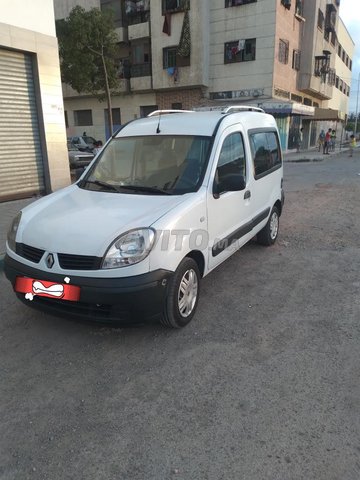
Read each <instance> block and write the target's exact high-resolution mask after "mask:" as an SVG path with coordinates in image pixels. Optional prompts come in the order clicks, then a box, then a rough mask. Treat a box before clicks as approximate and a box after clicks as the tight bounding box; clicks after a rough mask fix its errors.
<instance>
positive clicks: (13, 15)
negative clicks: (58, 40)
mask: <svg viewBox="0 0 360 480" xmlns="http://www.w3.org/2000/svg"><path fill="white" fill-rule="evenodd" d="M0 20H1V22H2V23H6V24H8V25H13V26H14V27H19V28H23V29H25V30H33V31H34V32H37V33H43V34H44V35H50V36H55V23H54V11H53V2H52V0H35V1H32V2H31V1H24V0H1V16H0Z"/></svg>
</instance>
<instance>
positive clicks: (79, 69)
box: [56, 6, 118, 134]
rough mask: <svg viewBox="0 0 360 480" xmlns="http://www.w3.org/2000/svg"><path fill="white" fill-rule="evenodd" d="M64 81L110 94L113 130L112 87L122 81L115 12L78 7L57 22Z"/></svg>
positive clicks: (98, 94) (83, 90)
mask: <svg viewBox="0 0 360 480" xmlns="http://www.w3.org/2000/svg"><path fill="white" fill-rule="evenodd" d="M56 33H57V37H58V41H59V53H60V65H61V78H62V81H63V82H65V83H67V84H69V85H70V86H71V87H72V88H73V89H74V90H76V91H77V92H78V93H90V94H92V95H94V96H96V97H97V98H98V99H99V100H100V101H102V100H104V98H105V97H106V99H107V105H108V123H109V130H110V133H111V134H112V132H113V120H112V108H111V89H115V88H116V87H117V85H118V76H117V66H116V58H117V55H116V53H117V38H116V34H115V31H114V22H113V18H112V13H111V12H109V11H105V12H102V11H100V10H99V9H97V8H92V9H91V10H87V11H86V10H85V9H84V8H83V7H80V6H76V7H74V8H73V9H72V10H71V12H70V14H69V16H68V18H66V19H64V20H58V21H57V22H56Z"/></svg>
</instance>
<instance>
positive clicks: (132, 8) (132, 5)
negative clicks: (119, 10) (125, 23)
mask: <svg viewBox="0 0 360 480" xmlns="http://www.w3.org/2000/svg"><path fill="white" fill-rule="evenodd" d="M125 13H126V15H133V14H134V13H136V2H135V1H134V0H126V2H125Z"/></svg>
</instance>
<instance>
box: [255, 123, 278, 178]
mask: <svg viewBox="0 0 360 480" xmlns="http://www.w3.org/2000/svg"><path fill="white" fill-rule="evenodd" d="M249 139H250V147H251V153H252V159H253V167H254V177H255V179H256V180H258V179H259V178H262V177H263V176H265V175H268V174H269V173H271V172H273V171H275V170H277V169H278V168H280V167H281V164H282V160H281V150H280V144H279V139H278V135H277V133H276V132H275V131H271V132H266V131H258V132H251V133H250V134H249Z"/></svg>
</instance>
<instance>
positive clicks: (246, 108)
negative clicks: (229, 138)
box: [222, 105, 265, 113]
mask: <svg viewBox="0 0 360 480" xmlns="http://www.w3.org/2000/svg"><path fill="white" fill-rule="evenodd" d="M232 112H260V113H265V110H263V109H262V108H260V107H253V106H252V105H230V106H229V107H226V108H225V109H224V110H223V111H222V113H232Z"/></svg>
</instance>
